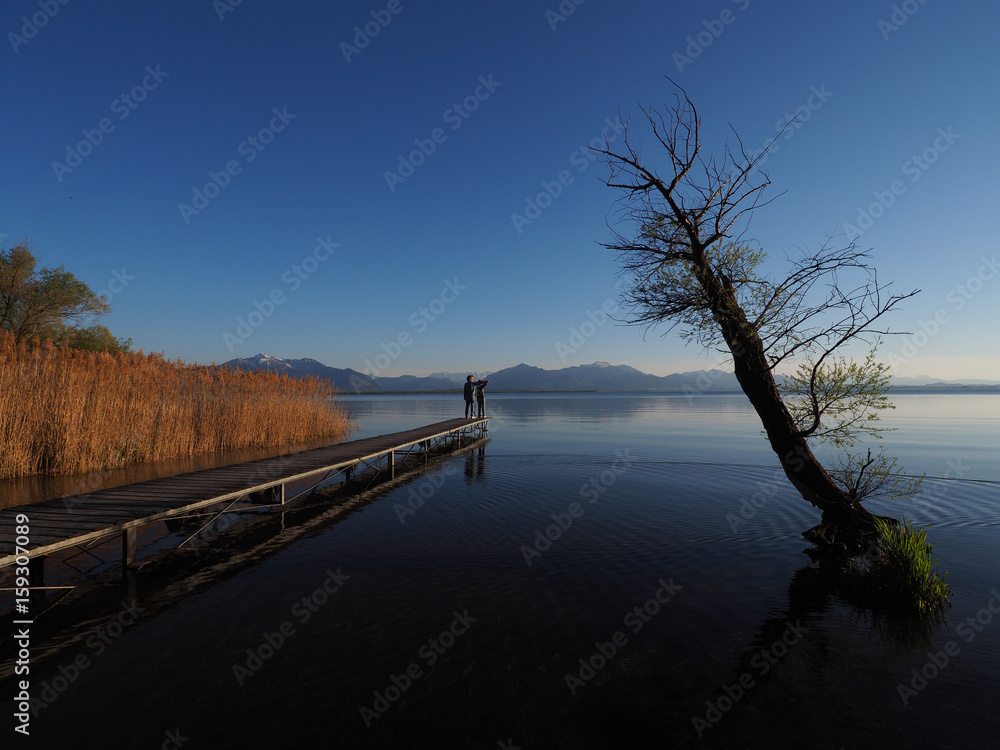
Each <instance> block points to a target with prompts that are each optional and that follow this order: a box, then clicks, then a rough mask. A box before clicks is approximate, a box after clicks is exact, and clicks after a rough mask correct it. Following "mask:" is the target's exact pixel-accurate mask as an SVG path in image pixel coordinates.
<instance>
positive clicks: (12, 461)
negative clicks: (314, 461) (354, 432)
mask: <svg viewBox="0 0 1000 750" xmlns="http://www.w3.org/2000/svg"><path fill="white" fill-rule="evenodd" d="M335 394H336V389H335V388H334V387H333V384H332V383H330V382H329V381H325V380H318V379H315V378H309V379H305V380H297V379H294V378H289V377H288V376H287V375H276V374H273V373H266V372H244V371H242V370H230V369H228V368H219V367H214V366H212V367H209V366H204V365H189V364H184V363H182V362H180V361H174V362H171V361H168V360H166V359H164V358H163V357H162V356H160V355H157V354H146V355H144V354H142V353H141V352H139V353H130V354H119V355H110V354H106V353H102V354H96V353H93V352H83V351H77V350H72V349H65V348H56V347H53V345H52V342H51V341H46V342H45V343H43V344H40V343H39V342H38V341H37V340H36V341H35V342H32V343H30V344H28V343H25V342H21V343H20V345H15V343H14V337H13V336H12V335H11V334H9V333H6V332H0V441H2V442H0V478H10V477H18V476H24V475H28V474H39V473H56V474H63V473H76V472H84V471H93V470H100V469H114V468H120V467H122V466H125V465H127V464H131V463H134V462H138V461H159V460H163V459H169V458H177V457H181V456H193V455H198V454H204V453H210V452H213V451H220V450H226V449H230V448H244V447H266V446H282V445H288V444H295V443H299V442H304V441H307V440H313V439H316V438H321V437H329V438H339V437H343V436H344V435H346V434H347V433H348V432H349V431H350V426H351V425H350V421H349V419H348V417H347V415H346V412H345V411H344V410H343V408H342V407H339V406H338V405H337V404H336V402H335V400H334V397H335Z"/></svg>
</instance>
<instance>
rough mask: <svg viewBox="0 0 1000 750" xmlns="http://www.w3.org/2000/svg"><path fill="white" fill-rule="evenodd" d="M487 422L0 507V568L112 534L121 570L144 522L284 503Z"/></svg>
mask: <svg viewBox="0 0 1000 750" xmlns="http://www.w3.org/2000/svg"><path fill="white" fill-rule="evenodd" d="M488 420H489V417H485V418H479V419H449V420H447V421H444V422H437V423H435V424H431V425H427V426H426V427H421V428H418V429H414V430H407V431H405V432H395V433H392V434H389V435H379V436H377V437H371V438H364V439H362V440H352V441H349V442H345V443H337V444H334V445H328V446H324V447H321V448H313V449H311V450H305V451H300V452H298V453H289V454H286V455H283V456H275V457H273V458H265V459H260V460H257V461H248V462H246V463H239V464H231V465H229V466H219V467H216V468H214V469H204V470H202V471H195V472H191V473H188V474H178V475H176V476H172V477H163V478H161V479H153V480H150V481H146V482H139V483H137V484H130V485H126V486H124V487H114V488H110V489H106V490H98V491H96V492H88V493H86V494H83V495H72V496H69V497H63V498H59V499H56V500H48V501H45V502H41V503H32V504H30V505H21V506H17V507H13V508H4V509H3V510H0V568H3V567H6V566H8V565H13V564H14V563H15V562H16V561H17V559H18V557H19V556H20V557H21V564H22V565H23V564H24V557H25V556H27V557H28V558H36V559H33V560H31V563H33V564H35V565H37V564H39V563H40V562H41V559H42V558H43V556H45V555H49V554H52V553H53V552H58V551H59V550H65V549H69V548H72V547H81V548H83V547H84V546H85V545H90V544H96V543H99V542H104V541H107V540H108V538H109V537H112V536H113V535H120V536H121V540H122V564H123V566H124V567H126V568H127V567H128V566H129V565H130V564H131V563H132V562H133V561H134V559H135V546H136V532H137V530H138V529H140V528H141V527H143V526H146V525H147V524H151V523H154V522H157V521H164V520H167V519H171V518H177V517H181V516H187V515H191V514H192V513H194V512H196V511H199V510H204V509H207V508H210V507H211V506H215V505H220V504H227V507H225V508H223V509H222V510H220V511H219V512H218V514H217V515H216V517H217V516H218V515H221V514H222V513H225V512H227V511H228V510H229V509H230V508H232V507H233V506H235V505H236V504H237V503H239V502H240V501H245V500H247V499H252V500H253V501H255V502H257V503H258V504H274V505H284V504H285V503H287V502H290V501H291V500H294V499H295V498H296V497H299V496H301V495H303V494H305V493H307V492H310V491H312V490H314V489H316V488H317V487H319V486H320V485H326V484H330V483H331V482H333V481H334V480H336V479H337V478H338V476H339V475H341V474H343V475H344V477H343V478H344V479H345V480H347V479H350V478H351V476H352V474H354V473H355V472H356V471H359V470H363V468H364V467H367V468H370V469H374V470H376V471H378V472H387V473H388V475H389V476H390V477H394V476H395V473H396V469H397V467H402V466H405V465H406V462H407V461H408V460H409V461H410V462H411V464H413V463H417V462H421V463H426V462H427V461H428V460H429V457H430V455H431V452H432V451H435V450H442V449H444V448H451V447H457V448H461V447H462V446H463V444H468V443H471V442H473V441H475V440H477V439H480V438H483V437H485V436H486V423H487V421H488ZM302 485H306V486H305V487H304V488H302V489H298V491H297V492H296V494H295V495H294V496H289V494H288V493H287V492H286V489H287V488H290V487H293V486H294V487H296V488H298V487H301V486H302ZM19 515H23V516H27V518H28V523H27V524H26V525H27V527H28V534H27V535H26V536H27V538H28V540H29V543H28V545H27V546H24V545H21V544H20V542H23V541H24V538H23V537H24V536H25V535H21V534H19V533H18V528H17V527H18V526H24V525H25V524H18V523H16V519H17V517H18V516H19ZM210 522H211V521H210ZM210 522H209V523H210ZM207 525H208V524H206V526H207ZM203 528H204V527H203ZM19 537H21V538H20V539H19ZM18 547H21V549H20V550H19V549H18ZM24 550H26V552H25V551H24Z"/></svg>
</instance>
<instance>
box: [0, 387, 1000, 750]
mask: <svg viewBox="0 0 1000 750" xmlns="http://www.w3.org/2000/svg"><path fill="white" fill-rule="evenodd" d="M894 400H895V402H896V404H897V406H898V408H897V409H896V410H895V411H894V412H891V413H890V414H888V415H887V417H886V418H885V421H886V423H887V424H888V425H890V426H896V427H898V428H899V429H898V431H896V432H894V433H891V434H890V435H889V436H887V437H886V439H885V440H884V441H883V442H884V443H885V445H886V448H887V449H888V451H889V452H890V453H892V454H893V455H896V456H897V457H898V458H899V459H900V461H901V463H902V464H903V465H904V466H905V468H906V469H907V471H909V472H911V473H914V474H921V473H925V474H926V475H927V478H926V479H925V482H924V485H923V494H922V495H921V496H920V498H918V500H917V501H916V502H910V503H908V504H904V503H901V502H895V503H882V504H878V503H873V504H871V505H870V506H869V507H870V508H871V509H872V510H874V511H876V512H881V513H886V514H890V515H895V516H900V515H901V514H903V513H905V514H906V515H907V516H908V517H909V518H911V519H912V520H913V521H914V522H916V523H917V524H919V525H922V526H926V527H927V528H928V529H929V533H930V539H931V541H932V543H933V545H934V553H935V556H936V557H938V558H939V559H940V561H941V562H942V565H943V568H945V569H947V570H948V581H949V583H950V584H951V585H952V587H953V589H954V591H955V596H954V598H953V604H952V607H951V608H950V610H949V611H948V612H947V615H946V617H945V620H944V621H943V622H942V623H940V624H939V625H938V626H936V627H929V628H928V629H927V630H926V632H922V633H913V632H912V631H911V630H908V629H906V628H903V627H901V626H900V625H899V623H898V622H896V621H893V620H891V619H890V620H887V619H885V618H873V617H872V616H871V615H870V614H868V613H865V612H862V611H859V610H856V609H854V608H853V607H852V606H850V605H849V604H848V603H847V602H845V601H844V600H842V599H840V598H838V597H836V596H834V595H833V594H832V593H830V592H829V591H828V590H827V589H826V587H825V586H824V585H823V584H822V583H821V582H820V581H818V580H817V576H816V575H815V572H816V571H815V567H814V566H813V565H811V564H810V561H809V558H808V557H807V556H806V555H805V554H803V550H804V549H805V548H806V547H807V546H808V545H807V544H806V543H805V542H804V541H803V539H802V538H801V532H802V531H804V530H806V529H808V528H809V527H810V526H812V525H814V524H815V523H816V522H817V521H818V513H817V512H816V511H815V510H814V509H813V508H812V507H811V506H810V505H808V504H807V503H806V502H805V501H804V500H802V498H801V497H800V496H799V495H798V494H797V493H796V492H795V491H794V490H793V489H792V488H791V487H790V485H789V484H788V482H787V480H785V479H784V478H783V477H782V475H781V474H780V471H779V470H778V468H777V462H776V460H775V458H774V456H773V455H772V453H771V452H770V449H769V448H768V445H767V443H766V441H765V440H764V438H763V437H762V436H761V434H760V425H759V422H758V421H757V419H756V417H755V415H754V414H753V412H752V411H751V409H750V408H749V406H748V404H747V402H746V399H745V398H744V397H743V396H742V395H706V396H701V397H697V398H693V399H688V398H686V397H684V396H673V395H642V396H636V395H604V394H585V395H568V394H563V395H551V396H550V395H544V396H543V395H495V396H491V397H490V398H489V399H488V401H487V413H488V414H490V415H491V416H493V419H492V421H491V423H490V430H489V435H490V439H489V440H488V442H486V443H485V445H484V446H480V447H478V448H476V449H474V450H471V451H466V452H465V453H461V454H457V455H452V456H448V457H444V458H441V459H439V460H437V461H434V462H432V464H431V465H430V466H429V467H428V469H427V470H425V471H421V472H420V473H416V474H412V475H409V476H408V477H407V478H406V479H405V480H403V481H397V482H396V483H395V484H393V485H391V486H384V487H382V488H376V489H375V490H373V491H371V492H369V493H367V494H365V495H364V496H363V497H361V498H360V499H359V500H358V501H356V502H352V503H348V505H347V506H345V507H343V508H342V509H341V510H340V511H337V512H333V511H331V512H327V511H325V510H324V507H325V505H324V504H328V503H329V502H330V501H329V500H323V499H319V500H317V499H313V500H311V501H309V502H307V503H305V504H304V507H303V510H302V511H301V514H300V516H295V515H294V514H289V515H288V518H287V519H285V518H282V519H281V521H280V523H279V521H274V523H272V524H271V525H270V526H268V527H266V528H263V529H261V530H258V531H255V532H254V531H248V532H246V533H244V534H243V535H242V538H240V539H238V540H236V541H232V540H229V541H220V542H219V546H220V548H221V552H218V553H217V554H216V555H215V556H214V557H213V556H212V555H211V554H208V553H206V554H204V555H202V556H200V557H199V556H193V557H192V556H185V555H182V554H180V553H178V555H177V556H176V557H175V558H173V559H174V562H173V563H171V564H170V565H168V566H164V567H163V568H162V570H159V571H157V570H156V569H154V570H153V572H150V573H148V574H147V572H146V571H142V572H141V573H140V575H139V579H138V584H137V589H136V592H137V595H138V603H139V608H138V609H133V610H132V611H127V610H128V604H127V602H125V603H124V604H123V597H125V596H127V595H126V594H125V592H124V591H123V590H122V589H121V588H120V587H119V586H116V585H113V584H109V583H106V582H105V583H102V584H101V585H97V584H91V585H89V587H88V586H84V587H81V589H78V590H77V591H76V592H74V594H73V595H71V596H69V597H67V598H66V599H65V600H60V599H59V598H58V597H57V596H55V595H50V596H48V597H46V598H45V599H43V600H41V603H40V606H42V605H44V606H50V607H51V610H50V611H49V612H46V613H45V614H44V615H41V616H40V617H39V621H40V622H41V621H47V622H48V623H49V624H47V625H45V626H44V627H43V626H42V625H39V627H40V628H42V633H43V637H44V638H46V639H47V640H46V645H47V646H48V647H49V648H50V650H51V651H53V653H52V654H50V655H48V656H46V657H45V658H44V659H43V658H40V659H39V664H38V666H37V672H36V673H35V674H33V675H32V681H33V690H34V691H38V690H41V688H42V687H43V686H44V687H48V688H49V689H50V692H49V693H48V696H47V697H48V699H50V700H47V702H48V703H49V704H50V705H47V706H46V707H44V708H42V709H41V710H40V712H39V714H38V716H37V717H36V718H34V719H33V721H32V725H31V731H32V740H31V742H30V743H20V742H19V743H17V744H18V746H20V745H21V744H24V746H31V747H46V748H70V747H83V748H94V747H102V748H104V747H106V748H119V747H120V748H141V747H148V748H159V747H174V746H176V747H183V748H185V750H187V749H188V748H201V747H204V748H242V747H273V748H286V747H295V748H298V747H303V748H306V747H308V748H312V747H345V748H484V749H487V748H488V749H495V748H505V747H510V748H515V747H520V748H618V747H636V748H645V747H684V748H687V747H705V748H715V747H726V748H729V747H733V748H736V747H746V748H756V747H761V748H764V747H767V748H800V747H814V748H865V747H921V748H924V747H926V748H985V747H997V746H998V743H1000V739H998V737H1000V715H998V712H997V710H996V707H997V705H1000V562H998V559H997V550H998V547H1000V462H998V460H997V458H998V455H1000V395H992V394H966V393H962V394H939V393H938V394H903V395H899V396H897V397H895V399H894ZM344 401H345V403H346V404H347V405H348V407H349V408H350V410H351V412H352V414H353V415H354V416H355V418H356V419H357V420H358V422H359V425H360V430H359V432H358V433H357V434H356V435H354V436H352V437H365V436H369V435H376V434H381V433H387V432H393V431H397V430H402V429H407V428H411V427H416V426H420V425H423V424H429V423H432V422H435V421H439V420H442V419H447V418H450V417H454V416H460V415H461V411H462V406H463V405H462V402H461V399H460V398H458V397H455V396H435V395H427V396H377V397H372V396H369V397H364V396H351V397H346V398H345V399H344ZM275 523H279V525H278V526H274V524H275ZM546 535H547V536H546ZM178 561H181V562H178ZM53 567H54V566H53ZM57 579H58V574H57V573H56V572H52V573H50V574H49V580H48V581H47V582H49V583H52V582H53V581H55V580H57ZM324 589H325V590H324ZM331 592H332V593H331ZM304 597H305V599H303V598H304ZM3 622H4V623H5V627H6V628H8V629H9V630H11V631H12V630H13V625H7V624H6V623H9V619H8V618H5V619H4V621H3ZM116 623H117V625H116ZM0 637H2V638H6V633H4V634H2V635H0ZM4 648H5V649H7V650H6V651H5V652H4V658H5V663H7V664H9V663H10V662H9V659H8V655H9V654H10V653H11V652H12V646H11V642H10V640H7V641H6V642H5V644H4ZM81 659H82V661H81ZM74 670H76V671H75V672H74ZM914 670H915V671H914ZM60 678H61V682H60ZM2 686H3V693H2V695H3V696H4V697H7V696H10V695H11V694H12V690H13V688H12V683H11V681H10V680H9V679H5V680H3V682H2ZM0 705H2V707H3V709H2V710H3V712H4V716H5V717H10V716H11V714H12V708H11V707H12V703H11V701H6V702H5V703H3V704H0ZM4 721H5V723H6V729H5V731H6V732H10V728H9V727H10V719H9V718H5V720H4ZM11 736H13V737H14V738H16V739H18V740H19V739H20V736H19V735H12V734H6V735H5V739H4V747H7V746H13V742H12V741H11V740H8V739H7V737H11ZM181 738H183V739H181ZM8 742H11V744H10V745H8ZM165 743H174V744H165Z"/></svg>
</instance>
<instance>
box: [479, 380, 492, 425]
mask: <svg viewBox="0 0 1000 750" xmlns="http://www.w3.org/2000/svg"><path fill="white" fill-rule="evenodd" d="M489 382H490V381H488V380H480V381H479V382H478V383H476V406H477V407H479V416H480V417H485V416H486V384H487V383H489Z"/></svg>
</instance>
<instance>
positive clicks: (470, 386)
mask: <svg viewBox="0 0 1000 750" xmlns="http://www.w3.org/2000/svg"><path fill="white" fill-rule="evenodd" d="M475 389H476V384H475V383H473V382H472V381H471V380H467V381H465V400H466V401H472V395H473V393H475Z"/></svg>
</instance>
